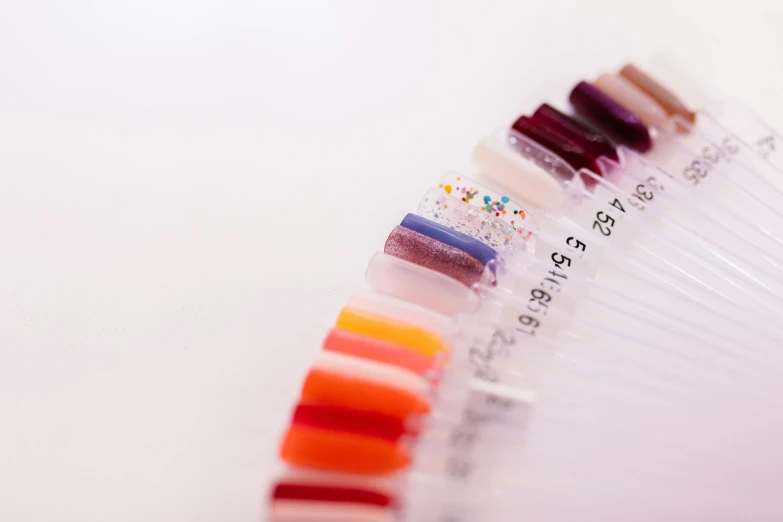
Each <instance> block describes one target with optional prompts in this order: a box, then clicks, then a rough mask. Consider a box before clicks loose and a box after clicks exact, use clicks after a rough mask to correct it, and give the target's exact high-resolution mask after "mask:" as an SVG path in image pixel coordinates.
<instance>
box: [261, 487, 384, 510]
mask: <svg viewBox="0 0 783 522" xmlns="http://www.w3.org/2000/svg"><path fill="white" fill-rule="evenodd" d="M271 496H272V498H273V499H275V500H278V499H286V500H310V501H323V502H351V503H356V504H369V505H373V506H381V507H385V506H389V505H391V503H392V498H391V497H390V496H389V495H385V494H383V493H380V492H377V491H371V490H369V489H359V488H344V487H343V488H341V487H336V486H323V485H316V484H296V483H288V482H278V483H277V484H276V485H275V487H274V488H273V489H272V495H271Z"/></svg>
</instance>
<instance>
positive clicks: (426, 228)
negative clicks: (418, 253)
mask: <svg viewBox="0 0 783 522" xmlns="http://www.w3.org/2000/svg"><path fill="white" fill-rule="evenodd" d="M400 226H402V227H405V228H407V229H410V230H413V231H414V232H418V233H419V234H423V235H425V236H427V237H429V238H432V239H434V240H436V241H440V242H441V243H445V244H447V245H450V246H453V247H455V248H459V249H460V250H462V251H463V252H465V253H466V254H468V255H470V256H472V257H475V258H476V259H478V260H479V261H481V262H482V263H484V264H485V265H486V264H488V263H489V262H490V261H494V260H495V259H496V258H497V256H498V253H497V252H495V250H493V249H492V248H490V247H488V246H487V245H485V244H484V243H482V242H481V241H478V240H477V239H473V238H472V237H470V236H469V235H467V234H463V233H462V232H458V231H456V230H454V229H451V228H449V227H447V226H445V225H441V224H440V223H436V222H435V221H431V220H429V219H427V218H424V217H421V216H417V215H416V214H411V213H409V214H407V215H406V216H405V217H404V218H402V221H401V222H400Z"/></svg>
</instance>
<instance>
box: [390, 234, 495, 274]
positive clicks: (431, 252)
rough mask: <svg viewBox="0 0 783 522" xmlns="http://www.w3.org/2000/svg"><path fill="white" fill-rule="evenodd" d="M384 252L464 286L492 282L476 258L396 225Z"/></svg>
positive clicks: (487, 271) (488, 272) (489, 272)
mask: <svg viewBox="0 0 783 522" xmlns="http://www.w3.org/2000/svg"><path fill="white" fill-rule="evenodd" d="M383 251H384V252H385V253H386V254H389V255H392V256H395V257H399V258H400V259H404V260H406V261H410V262H411V263H416V264H417V265H420V266H423V267H427V268H430V269H432V270H436V271H438V272H440V273H442V274H445V275H447V276H449V277H453V278H454V279H456V280H457V281H459V282H460V283H462V284H464V285H467V286H472V285H473V284H475V283H478V282H480V281H482V280H483V281H484V282H486V283H487V284H492V283H493V282H494V277H493V276H492V273H491V271H489V270H486V267H485V266H484V264H483V263H482V262H481V261H479V260H478V259H476V258H475V257H473V256H471V255H469V254H466V253H465V252H463V251H462V250H460V249H458V248H455V247H452V246H450V245H447V244H445V243H441V242H440V241H437V240H435V239H432V238H430V237H427V236H425V235H423V234H419V233H418V232H414V231H413V230H410V229H408V228H405V227H402V226H399V225H398V226H396V227H394V230H392V231H391V234H389V237H388V238H387V239H386V244H385V245H384V247H383Z"/></svg>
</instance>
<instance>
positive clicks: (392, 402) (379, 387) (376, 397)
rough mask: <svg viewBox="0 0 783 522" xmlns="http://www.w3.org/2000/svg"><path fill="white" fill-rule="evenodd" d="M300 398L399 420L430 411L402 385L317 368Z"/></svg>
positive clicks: (427, 406) (309, 376)
mask: <svg viewBox="0 0 783 522" xmlns="http://www.w3.org/2000/svg"><path fill="white" fill-rule="evenodd" d="M301 401H302V402H314V403H318V404H329V405H334V406H342V407H344V408H353V409H356V410H361V411H374V412H378V413H384V414H386V415H393V416H396V417H398V418H400V419H406V418H408V417H409V416H410V415H416V414H423V413H427V412H429V411H430V405H429V402H428V401H427V400H425V399H424V398H422V397H421V396H419V395H417V394H414V393H411V392H409V391H407V390H405V389H403V388H400V387H399V386H396V385H390V384H381V383H378V382H375V381H373V380H370V379H368V378H367V377H359V376H349V375H346V374H338V373H334V372H332V371H327V370H320V369H317V368H314V369H312V370H310V372H309V373H308V374H307V377H306V378H305V382H304V384H303V386H302V396H301ZM346 471H347V470H346Z"/></svg>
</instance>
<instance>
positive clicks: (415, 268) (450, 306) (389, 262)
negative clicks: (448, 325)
mask: <svg viewBox="0 0 783 522" xmlns="http://www.w3.org/2000/svg"><path fill="white" fill-rule="evenodd" d="M365 279H366V281H367V284H369V285H370V286H372V287H373V288H374V289H376V290H378V291H379V292H384V293H387V294H389V295H392V296H394V297H398V298H400V299H403V300H405V301H410V302H411V303H416V304H417V305H420V306H423V307H425V308H429V309H430V310H435V311H437V312H440V313H442V314H446V315H450V316H453V315H457V314H462V313H468V312H472V311H474V310H476V308H478V303H479V299H478V296H477V295H476V293H475V292H474V291H473V290H471V289H470V288H468V287H467V286H465V285H464V284H462V283H460V282H459V281H457V280H456V279H454V278H452V277H449V276H447V275H444V274H442V273H441V272H438V271H436V270H432V269H430V268H426V267H423V266H421V265H417V264H416V263H411V262H410V261H406V260H404V259H400V258H399V257H395V256H391V255H389V254H385V253H383V252H376V253H375V255H373V257H372V259H370V263H369V264H368V265H367V272H366V274H365Z"/></svg>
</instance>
